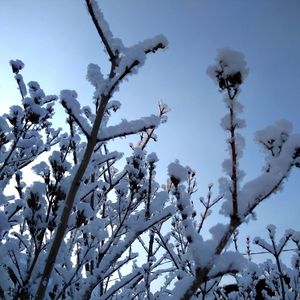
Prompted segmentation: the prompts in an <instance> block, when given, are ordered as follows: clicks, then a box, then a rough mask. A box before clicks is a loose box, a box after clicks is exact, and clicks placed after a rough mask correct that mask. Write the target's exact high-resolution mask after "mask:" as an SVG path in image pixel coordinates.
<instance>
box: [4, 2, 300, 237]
mask: <svg viewBox="0 0 300 300" xmlns="http://www.w3.org/2000/svg"><path fill="white" fill-rule="evenodd" d="M99 4H100V7H101V8H102V10H103V13H104V15H105V17H106V20H107V21H108V22H109V24H110V26H111V30H112V32H113V33H114V35H115V36H116V37H119V38H121V39H122V40H123V42H124V44H125V45H128V46H130V45H132V44H134V43H136V42H138V41H140V40H143V39H145V38H150V37H152V36H154V35H156V34H160V33H163V34H164V35H165V36H166V37H167V38H168V40H169V47H168V49H167V50H166V51H163V52H161V53H157V54H155V55H151V56H150V55H149V57H148V60H147V62H146V64H145V66H144V67H143V68H142V69H141V70H140V71H139V73H138V75H137V76H132V77H130V79H129V81H128V82H125V83H123V85H122V86H121V89H120V92H118V94H116V95H115V99H117V100H120V101H121V102H122V105H123V106H122V109H121V110H120V112H118V113H117V115H116V116H115V117H114V119H113V121H115V122H117V121H118V120H119V119H120V118H124V117H126V118H127V119H128V120H130V119H134V118H138V117H140V116H146V115H149V114H151V113H153V112H156V106H157V102H158V100H160V99H162V100H163V101H164V102H165V103H167V104H168V105H169V107H170V108H171V110H172V111H171V112H170V113H169V121H168V123H167V124H165V125H163V126H162V127H161V128H160V129H159V130H158V137H159V141H158V143H155V144H152V145H151V147H150V148H151V151H156V152H157V153H158V156H159V158H160V165H159V172H158V178H159V180H160V181H161V182H162V181H164V180H165V179H166V173H167V172H166V170H167V165H168V163H170V162H172V161H174V159H176V158H178V159H179V160H180V161H181V162H182V163H183V164H184V165H189V166H191V167H192V168H194V169H195V170H196V171H197V174H198V190H199V193H198V194H197V196H200V195H203V194H205V193H206V187H207V184H208V183H210V182H213V183H215V191H216V192H217V190H218V178H219V177H220V176H222V167H221V164H222V161H223V159H224V158H225V157H226V155H227V154H226V153H225V150H224V149H225V143H224V140H225V138H226V135H225V133H224V132H223V131H222V129H221V128H220V126H219V122H220V119H221V117H222V116H223V115H224V114H225V109H224V104H223V102H222V96H221V94H219V92H218V90H217V88H216V86H215V85H214V83H213V82H212V81H211V79H210V78H209V77H208V76H207V75H206V69H207V67H208V66H209V65H210V64H212V63H213V62H214V58H215V56H216V52H217V49H218V48H222V47H230V48H233V49H235V50H238V51H241V52H243V53H244V54H245V57H246V60H247V62H248V65H249V68H250V73H249V76H248V78H247V80H246V82H245V84H244V86H243V87H242V94H241V96H240V101H241V102H242V103H243V105H244V106H245V113H244V114H243V117H244V118H245V119H246V122H247V128H246V129H245V130H243V131H242V134H244V136H245V138H246V151H245V154H244V157H243V159H242V168H243V169H244V170H245V172H246V174H247V177H246V180H247V179H250V178H253V177H254V176H255V175H258V174H259V172H260V170H261V167H262V165H263V154H262V153H261V152H260V150H259V147H258V146H257V145H256V144H255V143H254V142H253V135H254V132H255V131H256V130H259V129H262V128H263V127H265V126H267V125H269V124H271V123H273V122H274V121H276V120H278V119H280V118H285V119H288V120H290V121H291V122H292V123H293V124H294V131H297V132H300V118H299V111H300V99H299V86H300V59H299V53H300V32H299V31H300V29H299V28H300V2H299V1H298V0H289V1H279V0H272V1H271V0H264V1H261V0H252V1H238V0H227V1H223V0H209V1H208V0H206V1H204V0H187V1H182V0H164V1H161V0H151V1H146V0H122V1H120V0H103V1H100V0H99ZM0 45H1V48H0V99H1V100H0V101H1V106H0V112H1V113H3V112H5V110H6V109H7V107H8V106H9V105H12V104H15V103H16V102H17V101H19V98H20V97H19V95H18V91H17V89H16V85H15V82H14V80H13V76H12V75H11V71H10V67H9V65H8V61H9V60H10V59H16V58H19V59H21V60H23V61H24V63H25V70H24V72H23V73H22V74H23V75H24V78H25V80H26V81H30V80H37V81H38V82H39V83H40V84H41V86H42V87H43V88H44V90H45V91H46V92H47V93H49V94H59V92H60V90H62V89H75V90H77V92H78V94H79V99H80V101H81V103H82V104H85V105H86V104H89V103H91V97H92V89H91V87H90V85H89V83H88V82H87V81H86V80H85V76H86V66H87V64H88V63H91V62H93V63H98V64H99V65H100V66H101V67H102V70H104V71H105V72H107V67H108V64H107V57H106V55H105V53H104V51H103V47H102V45H101V43H100V42H99V39H98V36H97V34H96V31H95V29H94V28H93V25H92V22H91V20H90V17H89V15H88V13H87V10H86V9H85V5H84V1H83V0H81V1H79V0H77V1H74V0H43V1H38V0H27V1H21V0H1V1H0ZM56 122H57V123H59V124H63V122H64V119H63V114H62V112H61V111H60V110H58V113H57V118H56ZM128 142H129V141H128V140H121V141H120V143H119V144H118V145H117V147H118V149H122V150H124V151H125V150H127V149H128ZM299 175H300V174H299V170H294V172H293V174H292V175H291V177H290V180H289V182H287V184H286V186H285V189H284V191H283V192H282V193H279V194H278V195H276V197H273V198H272V199H269V200H268V201H267V202H266V203H265V204H263V205H262V206H261V207H260V208H259V209H258V211H257V212H258V221H252V222H251V224H250V225H249V226H245V227H244V228H243V234H245V235H247V234H250V235H251V236H252V237H254V236H255V235H258V234H261V233H262V232H264V228H265V226H266V225H267V224H269V223H275V224H278V226H279V227H280V228H281V230H284V229H285V228H288V227H294V229H297V230H300V224H299V219H298V218H299V211H300V196H299V195H300V185H299V178H300V176H299ZM197 196H196V197H197ZM195 201H196V200H195ZM211 222H212V223H213V222H218V218H217V217H215V218H212V220H211Z"/></svg>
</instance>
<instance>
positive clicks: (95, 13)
mask: <svg viewBox="0 0 300 300" xmlns="http://www.w3.org/2000/svg"><path fill="white" fill-rule="evenodd" d="M86 4H87V7H88V11H89V13H90V15H91V17H92V20H93V22H94V25H95V26H96V28H97V31H98V33H99V35H100V38H101V41H102V43H103V44H104V46H105V48H106V50H107V52H108V55H109V57H110V62H111V70H110V74H109V79H108V82H107V83H108V88H107V90H106V91H104V92H103V91H102V92H101V93H100V95H101V96H100V103H99V105H98V106H97V113H96V118H95V121H94V123H93V127H92V130H91V133H90V134H89V135H88V137H87V140H88V142H87V146H86V149H85V152H84V155H83V158H82V160H81V162H80V163H79V167H78V170H77V172H76V174H75V176H74V177H73V180H72V183H71V185H70V188H69V192H68V194H67V197H66V199H65V205H64V209H63V212H62V215H61V217H60V221H59V224H58V227H57V230H56V235H55V238H54V240H53V243H52V245H51V248H50V252H49V255H48V258H47V260H46V264H45V267H44V270H43V273H42V276H41V279H40V283H39V287H38V290H37V293H36V296H35V299H36V300H41V299H44V296H45V292H46V289H47V285H48V281H49V278H50V275H51V272H52V270H53V267H54V264H55V261H56V258H57V254H58V251H59V249H60V246H61V243H62V241H63V239H64V237H65V233H66V229H67V225H68V219H69V216H70V214H71V211H72V207H73V204H74V200H75V198H76V195H77V192H78V189H79V187H80V183H81V180H82V177H83V175H84V173H85V170H86V169H87V167H88V164H89V162H90V158H91V156H92V154H93V152H94V149H95V146H96V144H97V142H98V138H97V137H98V132H99V128H100V125H101V122H102V119H103V116H104V114H105V111H106V106H107V104H108V101H109V100H110V99H111V97H112V95H113V93H114V91H115V90H116V88H117V86H118V85H119V84H120V82H121V81H122V80H123V79H124V78H125V77H126V76H127V75H128V74H130V73H131V72H132V71H133V69H134V68H135V67H137V66H139V65H140V64H141V63H142V62H141V61H139V60H138V59H132V61H131V62H130V61H129V62H128V61H126V63H127V65H126V67H125V68H124V69H123V70H122V72H121V73H119V74H118V75H116V72H115V69H116V67H117V65H118V63H119V61H120V59H119V51H118V50H116V51H115V52H113V48H112V46H111V45H110V42H109V38H107V36H106V35H105V33H107V30H106V31H105V30H102V27H101V25H103V26H104V27H106V25H107V24H106V23H105V21H104V19H103V18H102V14H101V12H100V10H99V8H98V6H97V3H96V1H92V0H86ZM101 22H102V24H101ZM107 35H108V36H109V35H110V31H108V33H107ZM164 47H165V45H164V44H163V43H162V42H158V43H157V44H156V45H151V46H150V47H149V48H146V49H144V53H145V54H147V53H150V52H155V51H156V50H158V49H160V48H164Z"/></svg>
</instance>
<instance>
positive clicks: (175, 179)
mask: <svg viewBox="0 0 300 300" xmlns="http://www.w3.org/2000/svg"><path fill="white" fill-rule="evenodd" d="M168 174H169V176H170V179H171V182H172V183H173V184H174V186H175V187H177V186H178V184H179V183H181V182H183V181H186V180H187V179H188V170H187V168H185V167H183V166H182V165H180V163H179V160H175V162H173V163H171V164H169V166H168Z"/></svg>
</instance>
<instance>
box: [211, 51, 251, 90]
mask: <svg viewBox="0 0 300 300" xmlns="http://www.w3.org/2000/svg"><path fill="white" fill-rule="evenodd" d="M216 62H217V63H216V64H215V65H211V66H209V67H208V69H207V74H208V76H209V77H211V78H212V79H213V80H214V81H215V82H216V83H217V84H218V85H219V88H220V89H221V90H224V89H227V88H237V87H238V86H239V85H241V84H242V83H243V81H244V79H245V78H246V76H247V75H248V72H249V70H248V68H247V63H246V61H245V57H244V55H243V54H242V53H240V52H238V51H235V50H232V49H228V48H222V49H219V50H218V55H217V58H216Z"/></svg>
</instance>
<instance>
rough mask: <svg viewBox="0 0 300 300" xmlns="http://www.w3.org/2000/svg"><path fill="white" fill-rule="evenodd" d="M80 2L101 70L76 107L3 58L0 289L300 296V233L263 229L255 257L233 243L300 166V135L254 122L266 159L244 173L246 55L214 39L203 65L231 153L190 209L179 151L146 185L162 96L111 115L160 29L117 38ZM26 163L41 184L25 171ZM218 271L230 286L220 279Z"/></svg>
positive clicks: (25, 295) (91, 76) (59, 295)
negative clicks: (7, 72) (143, 36)
mask: <svg viewBox="0 0 300 300" xmlns="http://www.w3.org/2000/svg"><path fill="white" fill-rule="evenodd" d="M86 5H87V9H88V13H89V14H90V16H91V19H92V22H93V24H94V25H95V27H96V29H97V32H98V34H99V38H100V40H101V42H102V43H103V45H104V47H105V50H106V53H107V55H108V60H109V62H110V72H109V74H108V75H107V76H104V75H103V74H102V71H101V68H100V67H99V66H98V65H96V64H90V65H89V66H88V70H87V80H88V81H89V82H90V83H91V84H92V86H93V87H94V99H93V103H91V106H85V107H81V104H80V100H79V99H78V95H77V93H76V91H73V90H63V91H61V93H60V97H59V98H58V97H57V96H53V95H46V94H45V92H44V91H43V89H42V88H41V87H40V85H39V84H38V83H37V82H34V81H31V82H29V83H28V84H27V85H26V84H25V83H24V80H23V77H22V75H21V72H22V70H23V68H24V67H25V65H24V63H23V62H22V61H20V60H12V61H10V65H11V67H12V72H13V73H14V76H15V79H16V82H17V85H18V88H19V91H20V94H21V99H22V101H21V103H20V104H19V105H14V106H12V107H11V108H10V111H9V112H8V113H7V114H5V115H3V116H1V117H0V153H1V155H0V254H1V255H0V274H1V275H0V298H1V299H39V300H40V299H260V298H258V297H265V298H266V299H268V298H270V299H299V295H300V284H299V278H300V277H299V276H300V258H299V255H300V234H299V232H295V231H292V230H289V231H287V232H286V234H285V235H284V236H283V237H282V239H281V240H280V241H279V242H276V234H275V231H276V230H275V229H276V228H275V226H273V225H272V226H271V225H270V226H268V228H267V230H268V232H269V238H270V241H271V243H269V242H267V241H264V240H263V239H261V238H256V239H255V241H254V242H255V243H256V244H257V245H258V246H259V247H261V248H263V249H264V250H265V251H267V252H268V253H269V254H270V257H272V258H273V260H269V261H266V262H265V263H263V264H259V265H258V264H255V263H254V262H253V261H251V253H252V252H251V251H250V240H248V244H247V255H243V253H240V252H239V251H237V248H236V249H235V250H233V247H230V245H231V244H232V242H234V243H236V232H237V229H238V228H239V226H240V225H241V224H243V223H244V222H245V221H247V220H248V219H249V216H251V215H252V214H253V212H254V210H255V208H256V207H257V205H259V204H260V203H261V202H262V201H264V200H265V199H267V198H268V197H270V196H271V195H272V194H274V193H275V192H277V191H278V190H280V189H281V188H282V186H283V183H284V181H285V180H286V179H287V178H288V176H289V174H290V172H291V170H292V168H293V167H294V166H296V167H299V165H300V135H297V134H293V133H292V126H291V124H290V123H289V122H287V121H284V120H281V121H278V122H277V123H276V124H275V125H272V126H269V127H267V128H266V129H264V130H262V131H259V132H257V134H256V140H257V142H258V143H259V144H261V145H262V146H263V147H264V149H265V150H266V167H265V168H264V169H263V172H262V174H261V175H259V176H258V177H257V178H255V179H253V180H251V181H248V182H246V183H243V182H242V179H243V175H244V173H243V171H242V170H240V168H239V160H240V158H241V156H242V153H243V148H244V140H243V137H242V136H241V135H240V134H239V129H240V128H243V127H244V126H245V122H244V120H242V119H241V118H240V116H239V115H240V113H241V112H242V109H243V107H242V104H241V103H240V102H239V101H238V96H239V93H240V86H241V85H242V84H243V83H244V81H245V79H246V76H247V74H248V67H247V64H246V61H245V58H244V56H243V55H242V54H241V53H239V52H236V51H233V50H231V49H227V48H226V49H221V50H220V51H219V53H218V56H217V59H216V63H215V64H214V65H212V66H210V67H209V68H208V71H207V73H208V74H209V76H210V77H211V78H212V79H213V80H214V82H215V83H216V84H217V86H218V87H219V89H220V92H222V93H224V102H225V107H226V110H227V113H226V115H225V117H224V118H223V119H222V121H221V126H222V128H223V129H224V130H225V131H226V132H228V135H229V137H228V139H227V141H226V147H227V148H228V150H229V157H228V158H227V159H226V160H225V161H224V163H223V169H224V173H225V176H224V177H223V178H221V179H220V180H219V183H220V192H219V193H218V195H217V196H213V193H212V190H213V185H212V184H211V185H209V187H208V194H207V197H206V198H205V197H201V198H200V203H201V205H202V207H203V209H202V210H201V211H200V210H199V207H198V206H196V205H194V202H193V200H192V198H193V197H194V196H193V195H194V193H195V189H196V179H195V177H196V174H195V172H194V171H193V170H192V169H191V168H189V167H184V166H182V165H181V164H180V163H179V161H177V160H176V161H175V162H172V163H170V165H169V167H168V175H169V179H168V183H167V184H166V185H163V184H159V183H157V182H156V181H155V176H156V166H157V164H158V163H159V159H158V157H157V155H156V154H155V153H150V154H147V151H146V149H147V145H148V143H149V142H151V140H155V130H156V128H157V127H158V126H160V124H162V123H165V122H166V120H167V116H166V114H167V112H168V107H167V106H166V105H164V104H163V103H159V111H158V114H157V115H150V116H146V117H142V118H140V119H137V120H130V121H128V120H122V121H121V122H120V123H119V124H116V125H108V121H109V118H110V117H111V115H112V114H113V113H114V112H115V111H117V110H118V109H120V106H121V104H120V102H119V101H116V100H114V99H113V97H114V93H115V91H117V90H118V89H119V87H120V85H121V83H122V82H123V81H124V79H127V77H128V76H129V75H131V74H136V73H137V71H138V70H139V68H140V67H141V66H142V65H143V64H144V63H145V61H146V58H147V55H148V54H151V53H155V52H156V51H158V50H161V49H164V48H166V46H167V41H166V39H165V38H164V37H163V36H161V35H160V36H157V37H154V38H153V39H148V40H145V41H143V42H141V43H138V44H136V45H134V46H132V47H124V46H123V43H122V41H121V40H119V39H116V38H114V37H113V34H112V33H111V31H110V29H109V26H108V24H107V22H106V21H105V20H104V18H103V15H102V13H101V11H100V9H99V7H98V5H97V2H96V1H95V0H86ZM58 102H59V103H58ZM55 105H62V106H63V108H64V109H65V113H66V121H67V124H68V129H66V131H67V132H64V131H65V130H63V129H61V128H55V126H54V125H53V124H52V118H53V115H54V111H55ZM129 135H138V136H139V138H138V142H137V143H136V145H131V148H132V154H131V156H129V157H127V158H126V160H125V159H123V153H120V152H118V151H116V150H115V151H114V150H112V149H111V148H112V147H113V144H112V143H111V141H112V140H114V139H116V138H119V137H126V136H129ZM44 153H48V155H47V156H46V157H47V159H46V160H44V159H43V160H42V159H41V155H42V154H44ZM43 157H45V156H43ZM122 163H123V167H121V168H120V167H119V166H122ZM116 166H118V168H119V169H117V167H116ZM28 168H31V169H32V170H33V172H34V173H35V174H36V176H38V178H39V180H36V181H34V182H28V180H26V179H27V178H26V172H28ZM12 186H14V193H13V192H12ZM8 194H9V195H10V196H8ZM217 204H220V205H221V214H223V215H224V216H225V217H226V220H227V222H225V223H218V224H215V225H214V226H212V227H211V228H210V229H209V231H210V233H211V238H208V239H207V237H206V236H205V235H204V234H203V229H204V227H205V226H207V225H206V224H207V223H206V220H207V219H208V218H209V216H210V214H211V212H212V210H213V209H215V207H216V205H217ZM288 243H292V244H293V245H294V248H295V249H296V251H295V254H294V256H293V258H292V262H291V266H290V267H288V266H286V265H285V264H284V263H283V262H282V261H281V253H282V252H283V251H284V250H285V249H286V247H287V245H288ZM141 262H142V263H141ZM226 275H232V276H234V278H235V281H236V283H235V284H232V285H231V286H229V285H227V286H222V285H221V284H220V281H221V279H222V278H223V277H224V276H226Z"/></svg>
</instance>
